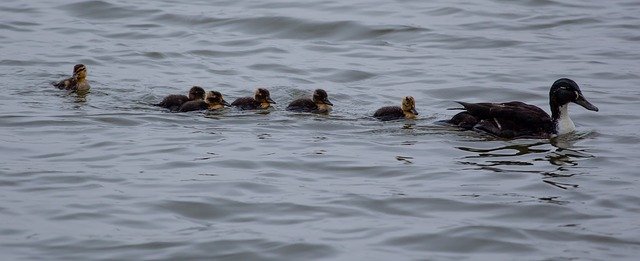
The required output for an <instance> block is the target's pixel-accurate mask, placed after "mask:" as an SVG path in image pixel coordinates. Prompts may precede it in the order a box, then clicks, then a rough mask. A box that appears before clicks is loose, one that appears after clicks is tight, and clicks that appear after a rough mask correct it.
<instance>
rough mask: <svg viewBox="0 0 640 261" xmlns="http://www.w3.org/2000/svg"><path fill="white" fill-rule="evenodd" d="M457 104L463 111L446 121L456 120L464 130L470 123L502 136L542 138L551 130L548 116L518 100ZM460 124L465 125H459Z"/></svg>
mask: <svg viewBox="0 0 640 261" xmlns="http://www.w3.org/2000/svg"><path fill="white" fill-rule="evenodd" d="M459 103H460V104H461V105H462V106H463V107H464V108H465V110H466V111H464V112H461V113H459V114H458V115H456V116H454V118H452V120H451V121H450V122H453V123H456V122H454V120H455V119H458V121H459V122H460V123H459V124H457V125H458V126H461V127H465V128H467V129H468V128H470V127H471V125H473V127H472V128H474V129H477V130H481V131H484V132H487V133H490V134H493V135H495V136H498V137H503V138H515V137H524V136H528V137H543V136H545V135H547V134H548V133H551V132H553V123H552V120H551V117H549V115H548V114H547V113H546V112H545V111H544V110H542V109H540V108H538V107H536V106H534V105H530V104H526V103H523V102H518V101H514V102H506V103H466V102H459ZM463 116H464V117H463ZM456 117H458V118H456ZM469 119H471V120H469ZM462 123H467V124H466V125H465V126H462V125H461V124H462Z"/></svg>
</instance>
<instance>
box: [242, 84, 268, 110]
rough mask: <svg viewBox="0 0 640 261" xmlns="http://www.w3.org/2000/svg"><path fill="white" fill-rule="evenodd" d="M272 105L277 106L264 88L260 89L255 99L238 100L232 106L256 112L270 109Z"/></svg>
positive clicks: (254, 95)
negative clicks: (256, 110)
mask: <svg viewBox="0 0 640 261" xmlns="http://www.w3.org/2000/svg"><path fill="white" fill-rule="evenodd" d="M271 104H276V102H274V101H273V100H272V99H271V95H270V94H269V91H268V90H267V89H264V88H258V89H256V91H255V93H254V94H253V97H242V98H238V99H236V100H235V101H233V102H232V103H231V106H236V107H238V108H239V109H241V110H255V109H268V108H269V107H271Z"/></svg>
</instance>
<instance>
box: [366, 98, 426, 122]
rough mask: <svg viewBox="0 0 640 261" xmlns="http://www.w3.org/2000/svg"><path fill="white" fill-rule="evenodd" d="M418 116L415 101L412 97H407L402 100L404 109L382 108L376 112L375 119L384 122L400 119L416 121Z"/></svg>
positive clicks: (395, 107) (396, 107)
mask: <svg viewBox="0 0 640 261" xmlns="http://www.w3.org/2000/svg"><path fill="white" fill-rule="evenodd" d="M416 115H418V111H416V103H415V100H414V99H413V97H411V96H406V97H404V98H402V107H398V106H387V107H382V108H380V109H378V110H376V112H375V113H374V114H373V117H376V118H377V119H379V120H382V121H390V120H398V119H415V117H416Z"/></svg>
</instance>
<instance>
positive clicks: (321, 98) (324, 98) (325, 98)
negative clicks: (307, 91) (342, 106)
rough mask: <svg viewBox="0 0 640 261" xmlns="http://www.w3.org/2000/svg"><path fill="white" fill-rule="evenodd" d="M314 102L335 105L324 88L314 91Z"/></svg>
mask: <svg viewBox="0 0 640 261" xmlns="http://www.w3.org/2000/svg"><path fill="white" fill-rule="evenodd" d="M313 102H315V103H316V104H326V105H333V103H331V102H330V101H329V95H327V92H326V91H324V90H323V89H316V90H315V91H314V92H313Z"/></svg>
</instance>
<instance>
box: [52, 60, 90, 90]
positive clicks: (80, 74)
mask: <svg viewBox="0 0 640 261" xmlns="http://www.w3.org/2000/svg"><path fill="white" fill-rule="evenodd" d="M52 84H53V86H55V87H57V88H58V89H60V90H68V91H71V92H84V93H86V92H88V91H89V89H90V88H91V86H89V82H88V81H87V67H86V66H85V65H84V64H76V65H75V66H73V76H71V77H70V78H67V79H64V80H62V81H59V82H57V83H56V82H54V83H52Z"/></svg>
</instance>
